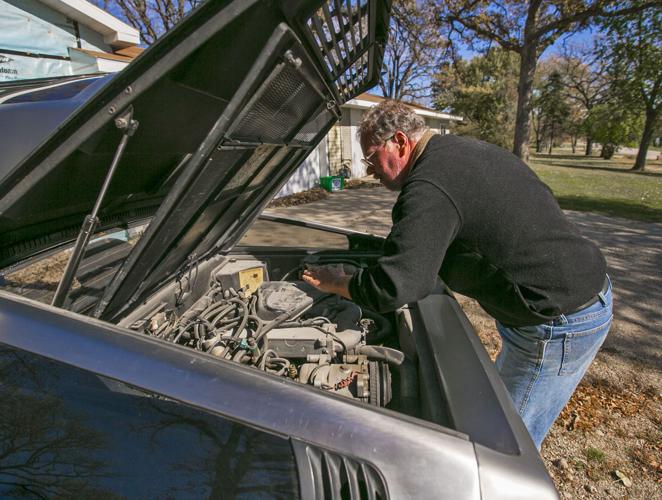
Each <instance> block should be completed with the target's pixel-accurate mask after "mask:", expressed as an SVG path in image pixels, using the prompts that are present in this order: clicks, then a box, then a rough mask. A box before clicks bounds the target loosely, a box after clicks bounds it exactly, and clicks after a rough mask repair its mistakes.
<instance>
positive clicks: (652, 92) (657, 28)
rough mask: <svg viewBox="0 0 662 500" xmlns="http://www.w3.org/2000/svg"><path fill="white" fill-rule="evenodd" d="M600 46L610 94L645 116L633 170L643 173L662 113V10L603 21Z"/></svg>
mask: <svg viewBox="0 0 662 500" xmlns="http://www.w3.org/2000/svg"><path fill="white" fill-rule="evenodd" d="M604 26H605V28H606V31H607V34H606V37H605V40H604V44H603V45H602V47H603V48H602V51H601V53H602V55H603V58H604V59H605V60H607V61H609V76H610V77H611V79H612V90H613V92H614V94H615V95H617V96H618V98H619V99H620V100H621V101H622V102H624V103H626V105H629V106H631V107H634V108H637V109H640V110H642V111H643V112H644V115H645V123H644V126H643V131H642V135H641V139H640V141H639V152H638V153H637V159H636V160H635V163H634V166H633V167H632V170H636V171H642V170H644V168H645V166H646V154H647V153H648V146H649V145H650V142H651V139H652V138H653V133H654V132H655V129H656V127H657V126H658V125H659V122H660V116H661V114H660V110H661V109H662V10H654V11H651V12H648V13H646V14H645V15H644V14H643V13H637V14H635V15H632V16H627V17H623V18H619V19H606V20H605V22H604Z"/></svg>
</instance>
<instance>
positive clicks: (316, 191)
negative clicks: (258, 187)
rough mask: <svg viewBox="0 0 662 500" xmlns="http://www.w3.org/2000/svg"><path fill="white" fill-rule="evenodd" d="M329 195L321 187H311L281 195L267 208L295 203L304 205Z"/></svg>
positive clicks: (292, 205) (291, 205)
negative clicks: (299, 191)
mask: <svg viewBox="0 0 662 500" xmlns="http://www.w3.org/2000/svg"><path fill="white" fill-rule="evenodd" d="M328 196H329V193H328V192H327V191H325V190H324V189H322V188H313V189H309V190H308V191H303V192H301V193H294V194H290V195H287V196H282V197H280V198H277V199H275V200H273V201H272V202H271V203H269V205H267V208H278V207H295V206H297V205H304V204H306V203H310V202H312V201H320V200H324V199H326V198H327V197H328Z"/></svg>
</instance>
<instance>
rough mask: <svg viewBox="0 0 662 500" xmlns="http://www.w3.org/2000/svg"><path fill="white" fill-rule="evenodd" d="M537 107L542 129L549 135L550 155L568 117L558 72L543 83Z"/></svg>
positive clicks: (566, 104) (564, 95)
mask: <svg viewBox="0 0 662 500" xmlns="http://www.w3.org/2000/svg"><path fill="white" fill-rule="evenodd" d="M538 105H539V108H540V113H541V115H542V120H543V124H544V125H543V129H544V130H545V132H547V134H548V135H549V154H552V147H553V146H554V139H557V138H559V137H560V136H561V133H562V132H563V130H564V129H565V127H566V125H567V124H568V119H569V117H570V106H569V105H568V103H567V101H566V94H565V85H564V83H563V79H562V77H561V73H559V72H558V71H553V72H552V73H551V74H550V75H549V77H548V78H547V80H546V81H545V83H544V85H543V88H542V91H541V92H540V98H539V104H538Z"/></svg>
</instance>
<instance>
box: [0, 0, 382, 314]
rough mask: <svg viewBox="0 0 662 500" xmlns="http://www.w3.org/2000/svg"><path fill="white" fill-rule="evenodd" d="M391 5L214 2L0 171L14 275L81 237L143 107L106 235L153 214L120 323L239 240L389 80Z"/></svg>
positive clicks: (1, 259)
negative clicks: (362, 97)
mask: <svg viewBox="0 0 662 500" xmlns="http://www.w3.org/2000/svg"><path fill="white" fill-rule="evenodd" d="M389 9H390V2H389V1H388V0H387V1H383V0H347V1H345V0H327V1H325V2H320V1H316V0H315V1H310V0H288V1H282V2H280V1H279V2H277V1H267V0H264V1H258V0H253V1H248V0H236V1H217V0H208V1H207V2H206V3H204V4H203V5H202V6H201V7H199V8H198V9H196V10H195V11H194V12H192V13H191V14H190V15H189V16H188V17H187V18H186V19H185V20H184V21H182V22H181V23H180V24H179V25H178V26H177V27H176V28H175V29H173V30H172V31H170V32H169V33H168V34H167V35H165V36H164V37H163V38H162V39H160V40H159V41H158V42H157V43H156V44H154V45H153V46H152V47H151V48H150V49H149V50H147V51H145V52H144V53H143V54H142V55H141V56H140V57H139V58H137V59H136V60H135V61H134V62H133V63H131V64H130V65H129V66H128V67H127V68H126V69H125V70H123V71H122V72H121V73H119V74H117V75H116V76H115V77H114V78H112V79H111V80H110V81H109V82H108V83H107V84H106V85H105V86H104V87H103V88H101V89H100V90H99V91H98V92H96V93H95V94H94V96H93V97H92V98H91V99H90V100H89V101H87V102H86V103H85V104H84V105H83V106H81V107H80V108H78V109H77V110H76V112H74V113H73V114H72V115H71V116H69V118H67V119H66V120H65V121H64V122H63V123H62V124H61V125H60V126H59V128H58V129H57V130H56V131H55V132H54V133H53V134H51V135H50V137H49V138H48V139H46V140H45V141H44V142H43V143H42V144H41V145H40V146H39V147H38V148H37V149H35V150H34V151H32V153H30V154H29V155H28V156H27V157H26V158H25V159H24V160H23V161H21V162H20V163H19V164H18V165H16V166H15V167H12V168H10V169H9V170H8V171H7V172H6V173H5V174H4V175H3V177H2V179H0V268H1V267H6V266H8V265H11V264H13V263H16V262H18V261H19V260H21V259H24V258H27V257H29V256H31V255H34V254H35V253H36V252H40V251H43V250H47V249H49V248H52V247H54V246H56V245H59V244H61V243H63V242H66V241H71V240H73V239H75V238H76V236H77V234H78V232H79V231H80V228H81V224H82V222H83V220H84V218H85V216H86V214H89V213H90V212H91V211H92V207H93V205H94V204H95V201H96V199H97V196H98V194H99V192H100V190H101V186H102V184H103V182H104V178H105V177H106V175H107V173H108V171H109V167H110V165H111V163H112V159H113V156H114V155H115V152H116V150H117V148H118V144H119V143H120V140H121V138H122V132H121V130H119V129H118V127H117V124H116V122H117V119H118V118H121V117H122V116H123V115H125V114H126V113H127V112H128V111H132V113H133V119H135V120H137V121H138V123H139V126H138V128H137V130H136V131H135V134H134V135H133V136H132V137H131V138H130V139H129V140H128V144H127V146H126V149H125V150H124V154H123V156H122V157H121V160H120V161H119V163H118V165H117V169H116V171H115V173H114V175H113V176H112V179H111V181H110V184H109V187H108V191H107V193H106V195H105V197H104V200H103V203H102V204H101V208H100V211H99V219H100V226H99V229H103V228H111V227H118V226H122V225H126V224H129V223H131V222H133V221H137V220H141V219H148V218H151V222H150V224H149V226H148V228H147V230H146V232H145V234H144V235H143V236H142V237H141V238H140V240H139V241H138V243H137V244H136V245H135V248H134V249H133V250H132V252H131V254H130V255H129V257H128V258H127V259H126V261H125V262H124V263H123V264H122V267H121V268H120V269H119V271H118V272H117V273H116V274H115V276H114V278H113V280H112V282H111V283H110V285H109V287H108V288H107V289H106V291H105V292H104V296H103V298H102V299H101V302H100V304H99V306H98V307H97V313H96V315H97V316H101V317H105V318H111V317H113V316H117V315H118V314H119V313H120V312H121V311H123V310H125V309H126V308H128V307H131V305H132V304H133V303H135V302H136V301H138V300H141V299H142V298H144V297H145V296H146V295H147V294H148V293H150V292H151V291H153V290H154V289H155V287H157V286H158V285H159V284H161V283H162V282H163V281H164V280H167V279H169V278H171V277H172V276H174V275H176V274H177V273H178V272H179V271H180V270H181V269H182V268H183V267H185V266H186V264H187V262H195V261H196V260H198V259H200V258H204V257H205V256H206V255H208V254H209V252H211V251H223V250H227V249H228V248H230V247H231V246H232V245H233V244H234V243H235V242H236V241H237V240H238V239H239V238H240V237H241V235H242V234H243V232H244V231H245V230H246V229H247V228H248V226H249V225H250V224H251V222H252V221H253V219H254V218H255V217H256V216H257V215H258V214H259V213H260V211H261V210H262V208H263V207H264V206H265V204H266V203H267V202H268V201H269V200H270V199H271V198H272V197H273V195H274V194H275V193H276V192H277V191H278V190H279V189H280V187H281V186H282V185H283V184H284V183H285V182H286V181H287V179H288V178H289V176H290V174H291V173H292V171H293V170H294V169H296V167H297V166H298V165H299V164H300V163H301V161H303V159H304V158H305V157H306V156H307V155H308V154H309V153H310V152H311V150H312V149H313V148H314V147H315V146H316V145H317V143H318V142H319V141H320V140H321V139H322V138H323V137H324V135H325V134H326V132H327V131H328V129H329V128H330V127H331V126H332V125H333V123H335V121H337V119H338V117H339V116H340V109H339V106H340V105H341V104H342V103H344V102H345V101H347V100H348V99H351V98H352V97H353V96H355V95H357V94H358V93H360V92H362V91H364V90H366V89H368V88H370V87H371V86H373V85H374V84H375V83H376V81H377V79H378V77H379V68H380V66H381V62H382V56H383V46H384V43H385V41H386V35H387V28H388V11H389Z"/></svg>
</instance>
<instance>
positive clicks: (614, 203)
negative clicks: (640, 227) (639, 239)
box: [529, 150, 662, 222]
mask: <svg viewBox="0 0 662 500" xmlns="http://www.w3.org/2000/svg"><path fill="white" fill-rule="evenodd" d="M633 164H634V158H627V157H619V156H616V157H614V158H613V159H612V160H603V159H601V158H598V157H597V156H591V157H586V156H584V155H583V154H576V155H573V154H571V153H570V152H569V151H564V150H558V153H553V154H552V155H547V154H535V153H534V154H533V155H531V159H530V161H529V165H530V166H531V168H533V170H534V171H535V172H536V174H538V176H539V177H540V178H541V179H542V180H543V181H544V182H545V183H546V184H547V185H548V186H549V187H550V188H551V189H552V191H553V192H554V196H556V199H557V200H558V202H559V204H560V205H561V207H562V208H564V209H567V210H578V211H584V212H597V213H601V214H605V215H609V216H613V217H624V218H627V219H635V220H642V221H647V222H662V160H655V161H652V160H648V161H647V162H646V171H644V172H641V173H635V172H630V171H629V169H630V168H631V167H632V165H633Z"/></svg>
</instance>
